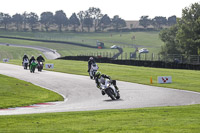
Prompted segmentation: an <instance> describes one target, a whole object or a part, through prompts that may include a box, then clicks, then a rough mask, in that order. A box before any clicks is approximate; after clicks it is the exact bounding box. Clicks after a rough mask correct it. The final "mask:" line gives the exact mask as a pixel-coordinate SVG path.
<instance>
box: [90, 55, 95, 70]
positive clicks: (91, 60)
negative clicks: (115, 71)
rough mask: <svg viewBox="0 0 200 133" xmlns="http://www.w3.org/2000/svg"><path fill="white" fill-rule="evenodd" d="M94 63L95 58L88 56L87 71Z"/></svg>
mask: <svg viewBox="0 0 200 133" xmlns="http://www.w3.org/2000/svg"><path fill="white" fill-rule="evenodd" d="M93 63H95V60H94V58H93V57H90V58H89V60H88V72H89V71H90V69H91V65H92V64H93Z"/></svg>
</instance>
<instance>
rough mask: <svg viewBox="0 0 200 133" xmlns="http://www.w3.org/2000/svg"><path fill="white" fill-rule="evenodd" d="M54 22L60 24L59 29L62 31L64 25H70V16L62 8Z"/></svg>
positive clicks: (57, 12) (56, 14) (55, 16)
mask: <svg viewBox="0 0 200 133" xmlns="http://www.w3.org/2000/svg"><path fill="white" fill-rule="evenodd" d="M54 22H55V24H57V25H58V30H59V31H60V32H61V31H62V27H63V26H65V25H68V18H67V16H66V14H65V13H64V12H63V11H62V10H59V11H56V13H55V15H54Z"/></svg>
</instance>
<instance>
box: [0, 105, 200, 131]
mask: <svg viewBox="0 0 200 133" xmlns="http://www.w3.org/2000/svg"><path fill="white" fill-rule="evenodd" d="M199 110H200V106H199V105H192V106H179V107H155V108H143V109H124V110H102V111H86V112H66V113H47V114H31V115H17V116H0V132H4V133H6V132H15V133H18V132H19V133H21V132H52V133H53V132H59V133H66V132H68V133H97V132H101V133H116V132H117V133H141V132H144V133H147V132H148V133H155V132H158V133H162V132H170V133H198V132H199V130H200V126H199V125H200V115H199Z"/></svg>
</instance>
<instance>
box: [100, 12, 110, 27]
mask: <svg viewBox="0 0 200 133" xmlns="http://www.w3.org/2000/svg"><path fill="white" fill-rule="evenodd" d="M99 25H100V27H101V30H102V31H103V30H104V29H105V28H107V27H109V26H110V25H111V19H110V17H109V16H108V15H107V14H105V15H104V16H103V17H102V18H101V20H100V23H99Z"/></svg>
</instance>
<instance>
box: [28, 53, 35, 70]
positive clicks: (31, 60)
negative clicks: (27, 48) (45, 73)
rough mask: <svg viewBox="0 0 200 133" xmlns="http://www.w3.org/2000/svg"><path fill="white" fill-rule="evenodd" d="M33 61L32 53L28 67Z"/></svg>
mask: <svg viewBox="0 0 200 133" xmlns="http://www.w3.org/2000/svg"><path fill="white" fill-rule="evenodd" d="M33 61H34V62H35V57H34V56H33V55H32V56H31V59H30V60H29V67H30V64H31V63H32V62H33Z"/></svg>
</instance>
